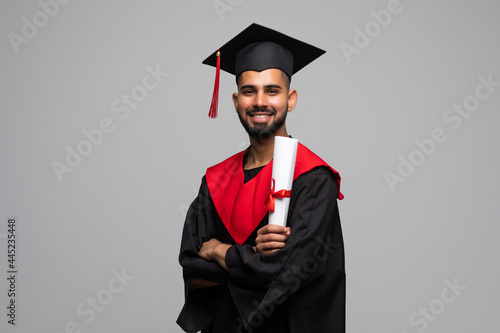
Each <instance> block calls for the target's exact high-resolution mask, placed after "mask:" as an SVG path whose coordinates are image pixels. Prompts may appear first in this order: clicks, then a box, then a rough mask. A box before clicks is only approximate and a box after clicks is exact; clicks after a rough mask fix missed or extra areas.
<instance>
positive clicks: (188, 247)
mask: <svg viewBox="0 0 500 333" xmlns="http://www.w3.org/2000/svg"><path fill="white" fill-rule="evenodd" d="M217 219H218V216H217V214H216V211H215V207H214V206H213V203H212V200H211V198H210V195H209V192H208V187H207V183H206V180H205V177H203V179H202V183H201V186H200V190H199V193H198V196H197V197H196V199H195V200H194V201H193V203H192V204H191V206H190V207H189V209H188V212H187V215H186V221H185V224H184V230H183V232H182V240H181V249H180V254H179V263H180V264H181V266H182V272H183V278H184V287H185V303H184V307H183V309H182V310H181V313H180V314H179V317H178V319H177V323H178V324H179V326H181V327H182V328H183V329H184V331H186V332H198V331H200V330H201V329H203V328H205V327H207V326H208V325H209V324H210V323H211V322H212V321H213V318H214V317H215V316H216V313H217V310H218V309H219V308H220V305H221V304H222V302H223V299H224V297H225V295H224V294H225V293H224V290H225V289H226V290H227V287H224V286H227V282H228V272H227V271H225V270H224V269H223V268H221V267H220V266H219V265H218V264H217V263H216V262H213V261H207V260H205V259H203V258H201V257H200V256H199V255H198V252H199V251H200V249H201V247H202V245H203V242H205V241H208V240H210V239H211V238H217V233H218V231H217V230H216V226H217ZM190 277H197V278H201V279H204V280H207V281H211V282H215V283H217V284H219V285H221V286H222V287H210V288H199V289H194V290H190V288H189V278H190Z"/></svg>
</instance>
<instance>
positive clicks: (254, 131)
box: [238, 108, 288, 141]
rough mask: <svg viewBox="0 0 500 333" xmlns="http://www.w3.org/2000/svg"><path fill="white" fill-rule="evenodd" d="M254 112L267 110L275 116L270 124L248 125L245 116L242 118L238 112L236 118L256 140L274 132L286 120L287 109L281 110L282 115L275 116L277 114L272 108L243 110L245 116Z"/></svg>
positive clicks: (267, 136) (263, 138)
mask: <svg viewBox="0 0 500 333" xmlns="http://www.w3.org/2000/svg"><path fill="white" fill-rule="evenodd" d="M255 112H267V113H270V114H273V115H274V116H275V118H274V120H273V122H272V123H271V125H267V124H254V126H253V127H252V126H250V124H249V123H248V121H247V120H246V118H243V117H242V116H241V114H240V113H239V112H238V118H239V119H240V122H241V125H243V127H244V128H245V131H247V133H248V135H249V136H250V137H251V138H253V139H256V140H258V141H261V140H265V139H267V138H269V137H270V136H271V135H272V134H274V133H276V132H277V131H278V130H279V129H280V128H281V127H282V126H283V125H284V124H285V121H286V116H287V113H288V112H287V111H286V110H285V112H283V115H282V116H279V117H276V115H277V114H278V113H277V112H276V111H275V110H272V109H267V108H263V109H250V110H247V111H246V112H245V115H246V117H250V116H251V114H252V113H255Z"/></svg>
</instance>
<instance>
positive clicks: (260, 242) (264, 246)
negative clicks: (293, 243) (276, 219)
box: [255, 224, 290, 254]
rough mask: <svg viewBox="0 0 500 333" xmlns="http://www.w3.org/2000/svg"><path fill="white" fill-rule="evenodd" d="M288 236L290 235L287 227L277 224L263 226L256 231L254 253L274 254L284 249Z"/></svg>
mask: <svg viewBox="0 0 500 333" xmlns="http://www.w3.org/2000/svg"><path fill="white" fill-rule="evenodd" d="M288 235H290V228H289V227H282V226H280V225H277V224H268V225H266V226H263V227H262V228H260V229H259V230H258V231H257V238H255V251H256V252H259V253H263V254H271V253H274V252H276V251H278V250H280V249H282V248H283V247H285V244H286V239H287V237H288Z"/></svg>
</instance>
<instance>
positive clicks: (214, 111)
mask: <svg viewBox="0 0 500 333" xmlns="http://www.w3.org/2000/svg"><path fill="white" fill-rule="evenodd" d="M219 76H220V50H217V69H216V71H215V83H214V93H213V95H212V104H210V111H209V112H208V117H210V118H212V119H213V118H217V109H218V107H219Z"/></svg>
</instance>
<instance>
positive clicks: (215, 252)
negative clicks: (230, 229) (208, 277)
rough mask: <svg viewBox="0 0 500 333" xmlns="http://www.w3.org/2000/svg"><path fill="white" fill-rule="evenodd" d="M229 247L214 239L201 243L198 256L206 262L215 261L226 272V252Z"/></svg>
mask: <svg viewBox="0 0 500 333" xmlns="http://www.w3.org/2000/svg"><path fill="white" fill-rule="evenodd" d="M230 247H231V245H229V244H224V243H222V242H220V241H218V240H217V239H215V238H212V239H211V240H209V241H208V242H205V243H203V246H202V247H201V250H200V252H198V255H199V256H200V257H202V258H203V259H206V260H208V261H216V262H217V263H218V264H219V265H220V266H221V267H222V268H224V269H225V270H226V271H227V266H226V252H227V250H228V249H229V248H230Z"/></svg>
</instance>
